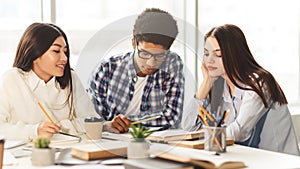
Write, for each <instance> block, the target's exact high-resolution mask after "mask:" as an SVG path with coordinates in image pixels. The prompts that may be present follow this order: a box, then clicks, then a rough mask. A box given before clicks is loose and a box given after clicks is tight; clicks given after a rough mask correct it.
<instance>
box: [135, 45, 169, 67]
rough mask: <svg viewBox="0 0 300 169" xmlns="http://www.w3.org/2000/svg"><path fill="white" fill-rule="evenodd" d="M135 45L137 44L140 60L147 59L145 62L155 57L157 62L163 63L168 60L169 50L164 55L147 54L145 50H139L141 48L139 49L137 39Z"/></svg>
mask: <svg viewBox="0 0 300 169" xmlns="http://www.w3.org/2000/svg"><path fill="white" fill-rule="evenodd" d="M135 44H136V49H137V51H138V56H139V57H140V58H142V59H145V60H149V59H150V58H152V57H154V59H155V61H156V62H163V61H165V60H166V58H167V55H168V54H169V53H170V51H169V50H166V51H165V52H163V53H158V54H152V53H150V52H147V51H145V50H139V48H138V42H137V40H136V39H135Z"/></svg>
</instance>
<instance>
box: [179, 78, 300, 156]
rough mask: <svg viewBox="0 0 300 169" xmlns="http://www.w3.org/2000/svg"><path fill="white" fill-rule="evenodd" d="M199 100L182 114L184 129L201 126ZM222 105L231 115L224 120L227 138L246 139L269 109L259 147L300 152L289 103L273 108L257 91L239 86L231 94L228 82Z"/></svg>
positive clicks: (297, 153) (238, 140)
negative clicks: (267, 105) (268, 106)
mask: <svg viewBox="0 0 300 169" xmlns="http://www.w3.org/2000/svg"><path fill="white" fill-rule="evenodd" d="M201 102H202V103H203V101H201ZM205 102H206V101H204V103H205ZM198 103H199V101H197V102H194V103H190V105H189V108H188V109H186V110H185V111H184V113H183V117H182V127H183V128H184V129H187V130H195V129H198V128H199V127H200V126H201V122H200V120H199V117H198V115H197V104H198ZM221 105H222V109H221V112H223V111H224V110H229V115H228V117H227V118H226V119H225V124H227V128H226V135H227V137H228V138H233V139H234V140H235V141H236V142H244V141H246V140H247V139H249V138H250V137H251V136H252V134H253V133H252V131H253V129H254V127H255V126H256V125H257V122H258V121H259V120H260V118H261V117H262V116H263V115H264V114H265V113H266V112H268V114H267V117H266V120H265V123H264V125H263V128H262V131H261V134H260V142H259V144H258V148H261V149H266V150H271V151H277V152H283V153H288V154H295V155H299V150H298V144H297V139H296V135H295V131H294V127H293V123H292V119H291V115H290V112H289V110H288V107H287V105H286V104H283V105H279V104H278V103H274V104H273V105H272V107H271V108H270V109H269V108H266V107H265V106H264V104H263V102H262V100H261V98H260V97H259V95H258V94H256V93H255V92H254V91H249V90H241V89H239V88H237V87H236V88H235V89H234V94H233V96H231V95H230V93H229V88H228V86H227V84H226V83H225V84H224V91H223V96H222V99H221ZM206 106H207V105H206ZM208 107H209V106H208Z"/></svg>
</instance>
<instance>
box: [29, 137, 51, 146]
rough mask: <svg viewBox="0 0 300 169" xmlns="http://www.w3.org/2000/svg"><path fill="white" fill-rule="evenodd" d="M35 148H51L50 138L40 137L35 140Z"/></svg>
mask: <svg viewBox="0 0 300 169" xmlns="http://www.w3.org/2000/svg"><path fill="white" fill-rule="evenodd" d="M33 143H34V147H35V148H49V144H50V139H49V138H47V137H38V138H36V139H34V141H33Z"/></svg>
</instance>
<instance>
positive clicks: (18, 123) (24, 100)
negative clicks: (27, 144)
mask: <svg viewBox="0 0 300 169" xmlns="http://www.w3.org/2000/svg"><path fill="white" fill-rule="evenodd" d="M72 82H73V83H72V84H73V106H74V110H75V114H76V117H77V118H75V120H70V107H69V104H68V102H66V100H67V97H68V89H67V88H68V87H66V89H61V88H60V87H59V83H57V82H56V81H55V78H54V77H53V78H52V79H51V80H50V81H49V82H47V83H45V82H44V81H43V80H41V79H40V78H39V77H38V76H37V75H36V74H35V73H34V72H33V71H29V72H24V71H22V70H20V69H17V68H13V69H11V70H8V71H7V72H6V73H4V74H3V76H2V77H1V79H0V93H1V97H0V135H4V137H5V138H6V139H23V140H27V139H32V138H33V137H36V135H37V127H38V125H39V124H40V123H41V122H45V121H49V119H47V117H46V116H45V114H43V112H42V110H41V109H40V107H39V106H38V104H37V102H40V103H41V104H42V105H43V107H44V108H45V109H46V111H47V112H48V114H49V115H50V116H51V117H52V119H53V120H54V121H55V122H56V123H57V124H58V125H61V126H62V128H63V129H66V130H68V131H69V133H73V134H74V133H76V132H78V131H83V130H84V127H83V125H82V124H83V119H84V118H86V117H99V115H98V114H97V113H96V112H95V110H94V106H93V105H92V103H91V101H90V99H89V97H88V95H87V93H86V91H85V89H84V88H83V86H82V84H81V82H80V80H79V78H78V77H77V76H76V74H75V73H74V72H73V71H72Z"/></svg>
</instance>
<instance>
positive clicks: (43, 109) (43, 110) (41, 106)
mask: <svg viewBox="0 0 300 169" xmlns="http://www.w3.org/2000/svg"><path fill="white" fill-rule="evenodd" d="M37 104H38V105H39V107H40V109H41V110H42V112H43V113H44V115H45V116H46V117H47V119H48V120H49V121H50V122H51V123H53V124H54V121H53V120H52V118H51V117H50V116H49V114H48V113H47V111H46V110H45V108H44V107H43V105H42V104H41V103H40V102H37Z"/></svg>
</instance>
